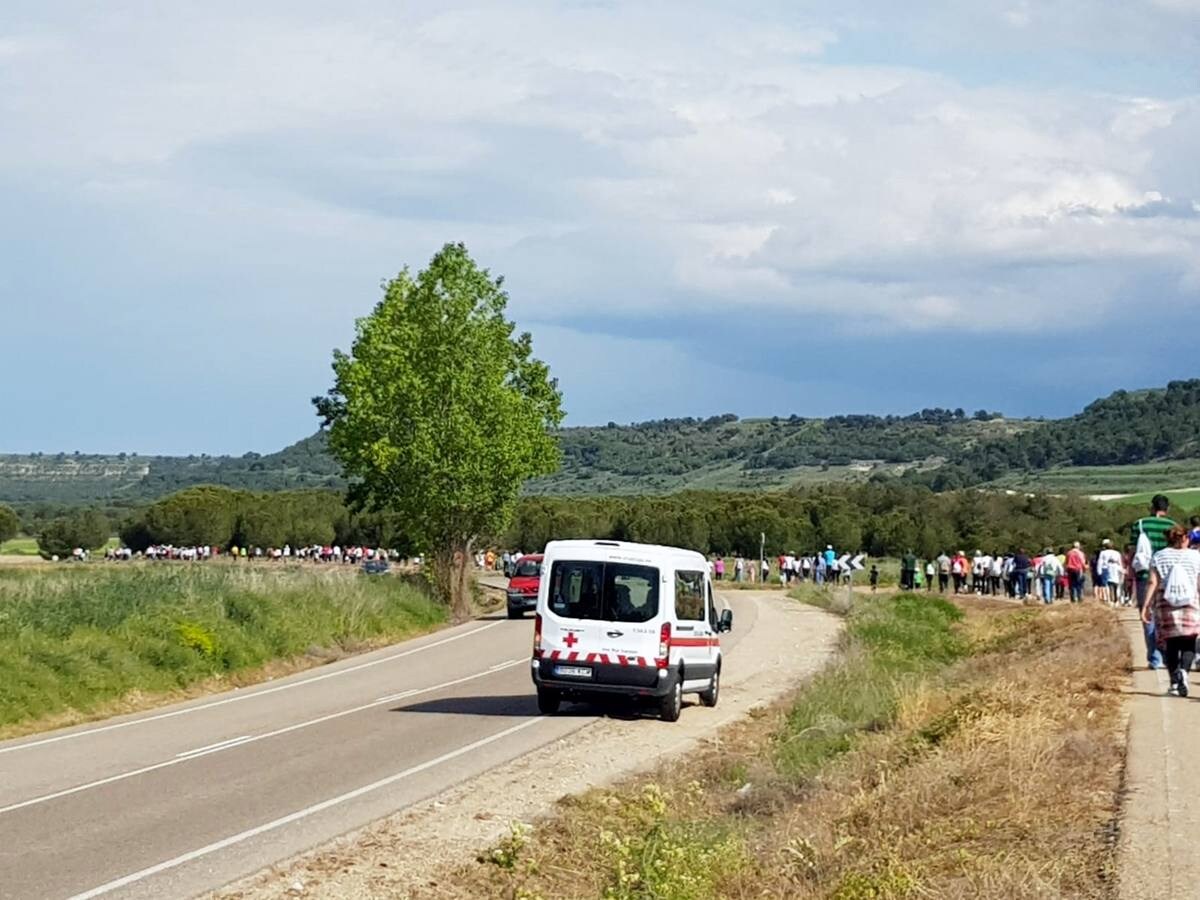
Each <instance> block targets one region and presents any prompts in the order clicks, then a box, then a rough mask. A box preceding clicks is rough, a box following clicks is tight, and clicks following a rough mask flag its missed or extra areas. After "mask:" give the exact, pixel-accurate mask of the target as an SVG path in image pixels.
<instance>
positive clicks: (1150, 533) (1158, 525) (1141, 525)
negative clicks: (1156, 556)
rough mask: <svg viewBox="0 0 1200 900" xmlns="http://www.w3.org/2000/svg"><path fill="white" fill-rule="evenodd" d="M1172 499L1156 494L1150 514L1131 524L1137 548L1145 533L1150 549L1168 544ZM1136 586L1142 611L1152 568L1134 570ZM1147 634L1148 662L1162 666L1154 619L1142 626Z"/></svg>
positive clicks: (1131, 540)
mask: <svg viewBox="0 0 1200 900" xmlns="http://www.w3.org/2000/svg"><path fill="white" fill-rule="evenodd" d="M1170 508H1171V501H1170V500H1168V499H1167V498H1166V497H1165V496H1164V495H1162V494H1156V495H1155V496H1154V499H1153V500H1151V501H1150V515H1149V516H1146V517H1145V518H1144V519H1138V520H1137V521H1136V522H1134V523H1133V525H1132V526H1130V529H1129V542H1130V543H1131V544H1133V546H1134V547H1135V548H1136V547H1137V545H1138V538H1139V537H1141V535H1142V534H1145V535H1146V537H1147V538H1149V539H1150V549H1151V550H1152V551H1153V552H1154V553H1157V552H1158V551H1159V550H1162V549H1163V548H1164V547H1166V546H1167V532H1168V531H1170V530H1171V529H1172V528H1174V527H1175V523H1174V522H1173V521H1172V520H1171V519H1169V518H1168V517H1167V510H1169V509H1170ZM1133 577H1134V586H1135V589H1136V596H1137V608H1138V611H1139V612H1140V611H1141V609H1142V607H1143V606H1144V605H1145V603H1146V591H1147V589H1148V588H1149V587H1150V570H1149V569H1146V570H1144V571H1135V572H1134V575H1133ZM1142 630H1143V632H1144V633H1145V635H1146V662H1147V664H1148V665H1149V666H1150V668H1152V669H1161V668H1162V654H1161V653H1160V652H1159V650H1158V646H1157V645H1156V643H1155V634H1154V620H1153V619H1151V620H1150V624H1149V625H1144V626H1143V628H1142Z"/></svg>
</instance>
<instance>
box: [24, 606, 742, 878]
mask: <svg viewBox="0 0 1200 900" xmlns="http://www.w3.org/2000/svg"><path fill="white" fill-rule="evenodd" d="M724 599H725V600H726V601H727V602H729V603H730V605H731V606H732V607H733V609H734V610H735V617H736V618H735V626H736V627H735V631H734V632H733V634H731V635H729V636H727V637H726V639H725V642H724V643H725V648H726V653H727V654H728V655H729V656H728V658H729V660H730V669H734V667H735V666H736V659H737V653H736V649H735V647H736V644H737V642H738V641H739V640H740V639H741V638H742V637H744V636H745V635H746V634H747V633H748V632H749V631H750V630H751V629H753V627H754V624H755V621H756V618H757V609H758V607H757V603H758V601H756V600H754V599H753V598H742V597H739V596H738V595H737V594H736V593H731V594H727V595H724ZM531 639H532V622H531V619H526V620H524V621H508V620H507V619H503V618H499V619H494V620H484V621H478V622H473V623H470V624H468V625H464V626H461V627H457V628H454V629H450V630H448V631H443V632H439V633H438V634H436V635H431V636H428V637H425V638H421V639H418V640H414V641H410V642H407V643H405V644H401V645H397V646H394V647H390V648H388V649H385V650H381V651H377V652H375V653H371V654H367V655H363V656H358V657H355V658H353V659H350V660H343V661H341V662H339V663H335V664H332V665H329V666H325V667H323V668H321V669H318V670H314V671H310V672H308V673H304V674H301V675H297V676H294V677H291V678H286V679H280V680H278V681H275V682H271V683H268V684H265V685H260V686H258V687H255V688H249V689H246V690H242V691H236V692H232V693H227V694H221V695H217V696H213V697H209V698H207V699H204V700H200V701H193V702H189V703H185V704H180V705H177V706H172V707H166V708H163V709H160V710H156V711H154V712H150V713H144V714H140V715H136V716H130V717H124V718H120V719H113V720H109V721H106V722H102V723H97V724H93V725H89V726H81V727H79V728H73V729H67V730H63V731H59V732H52V733H49V734H44V735H41V736H38V737H34V738H26V739H22V740H19V741H10V742H7V743H0V897H3V898H26V897H29V898H35V897H36V898H54V897H74V898H81V897H99V896H109V897H153V898H161V897H186V896H192V895H195V894H197V893H200V892H202V891H205V890H209V889H212V888H216V887H219V886H221V885H223V884H226V883H228V882H229V881H231V880H233V879H235V878H238V877H240V876H242V875H245V874H248V873H251V872H255V871H257V870H259V869H260V868H262V867H263V866H265V865H269V864H271V863H273V862H275V861H278V860H280V859H283V858H286V857H289V856H291V855H293V854H295V853H298V852H300V851H302V850H305V849H307V848H308V847H311V846H313V845H315V844H317V843H320V842H321V841H324V840H326V839H328V838H331V837H334V836H336V835H338V834H341V833H343V832H345V831H347V830H349V829H352V828H355V827H358V826H360V825H363V824H365V823H367V822H369V821H372V820H374V819H376V818H379V817H380V816H383V815H385V814H387V813H389V812H392V811H394V810H397V809H400V808H403V807H405V806H407V805H409V804H412V803H415V802H417V801H420V800H423V799H426V798H428V797H431V796H433V795H435V794H437V793H439V792H441V791H442V790H443V789H445V788H447V787H449V786H451V785H453V784H455V783H457V782H460V781H462V780H463V779H466V778H469V777H471V776H473V775H476V774H478V773H480V772H483V771H486V770H487V769H488V768H489V767H492V766H495V765H498V764H500V763H502V762H505V761H507V760H510V759H513V758H516V757H518V756H520V755H523V754H527V753H530V752H531V751H533V750H536V749H537V748H538V747H540V746H543V745H545V744H547V743H549V742H551V741H554V740H557V739H559V738H561V737H563V736H565V735H567V734H569V733H571V732H572V731H575V730H577V729H579V728H581V727H583V726H584V725H586V724H587V723H588V722H589V721H591V720H592V717H593V716H594V715H595V714H596V712H595V710H592V709H590V708H587V707H567V708H566V710H567V714H566V715H563V716H559V717H553V718H545V717H539V716H538V715H537V710H536V703H535V701H534V698H533V694H532V688H531V684H530V681H529V673H528V659H529V649H530V642H531ZM735 671H736V670H734V672H731V673H730V674H731V675H733V674H735ZM0 689H2V686H0ZM684 715H685V716H686V715H687V711H686V710H685V712H684ZM663 727H664V728H669V727H671V726H670V725H666V724H664V725H663Z"/></svg>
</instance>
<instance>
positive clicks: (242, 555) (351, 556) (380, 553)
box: [72, 544, 398, 565]
mask: <svg viewBox="0 0 1200 900" xmlns="http://www.w3.org/2000/svg"><path fill="white" fill-rule="evenodd" d="M90 558H91V554H90V553H89V552H88V551H86V550H84V549H82V548H79V549H76V550H75V551H74V552H73V553H72V559H74V560H76V561H86V560H88V559H90ZM104 558H105V559H106V560H108V561H110V562H124V561H131V560H149V561H158V560H182V561H185V562H197V561H204V560H209V559H229V560H247V561H258V562H262V561H266V562H285V561H291V560H301V561H307V562H316V563H342V564H344V565H358V564H361V563H364V562H372V561H376V560H379V561H382V562H387V561H388V560H395V559H397V558H398V554H397V553H396V552H395V551H388V550H384V549H383V548H380V547H364V546H356V547H342V546H340V545H337V544H313V545H312V546H306V547H296V548H293V547H292V546H291V545H290V544H284V545H283V546H282V547H240V546H230V547H214V546H186V547H177V546H175V545H174V544H151V545H150V546H149V547H147V548H146V549H145V550H139V551H134V550H131V549H130V548H129V547H110V548H108V549H107V550H105V551H104Z"/></svg>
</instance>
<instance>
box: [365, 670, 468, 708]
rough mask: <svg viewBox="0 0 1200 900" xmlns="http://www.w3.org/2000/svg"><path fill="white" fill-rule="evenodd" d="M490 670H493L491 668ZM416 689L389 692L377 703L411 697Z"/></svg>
mask: <svg viewBox="0 0 1200 900" xmlns="http://www.w3.org/2000/svg"><path fill="white" fill-rule="evenodd" d="M489 671H491V670H490V669H489ZM415 693H416V691H401V692H400V693H398V694H388V695H387V696H386V697H380V698H379V699H378V700H376V701H375V702H376V703H391V702H392V701H393V700H403V699H404V698H405V697H411V696H412V695H413V694H415Z"/></svg>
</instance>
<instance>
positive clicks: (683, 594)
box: [675, 572, 704, 622]
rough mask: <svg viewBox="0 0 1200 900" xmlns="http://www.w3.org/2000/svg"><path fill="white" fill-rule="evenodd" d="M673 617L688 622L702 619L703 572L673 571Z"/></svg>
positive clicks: (701, 620)
mask: <svg viewBox="0 0 1200 900" xmlns="http://www.w3.org/2000/svg"><path fill="white" fill-rule="evenodd" d="M675 617H676V618H677V619H684V620H687V621H690V622H703V621H704V573H703V572H676V573H675Z"/></svg>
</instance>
